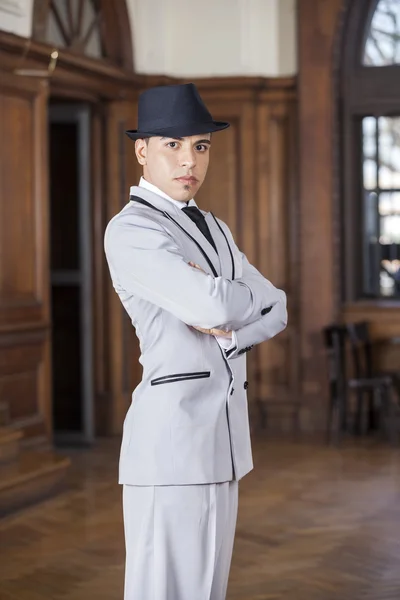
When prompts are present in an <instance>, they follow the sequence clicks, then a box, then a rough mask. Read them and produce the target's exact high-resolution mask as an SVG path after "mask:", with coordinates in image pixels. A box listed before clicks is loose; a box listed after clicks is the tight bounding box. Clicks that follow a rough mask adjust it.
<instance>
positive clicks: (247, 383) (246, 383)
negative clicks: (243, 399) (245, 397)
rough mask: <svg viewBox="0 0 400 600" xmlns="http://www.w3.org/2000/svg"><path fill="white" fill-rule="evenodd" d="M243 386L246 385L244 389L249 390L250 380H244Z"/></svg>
mask: <svg viewBox="0 0 400 600" xmlns="http://www.w3.org/2000/svg"><path fill="white" fill-rule="evenodd" d="M243 387H244V389H245V390H247V388H248V387H249V382H248V381H245V382H244V386H243Z"/></svg>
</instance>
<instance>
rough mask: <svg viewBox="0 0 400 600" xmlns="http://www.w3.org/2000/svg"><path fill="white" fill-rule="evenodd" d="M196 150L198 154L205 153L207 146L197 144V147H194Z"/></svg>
mask: <svg viewBox="0 0 400 600" xmlns="http://www.w3.org/2000/svg"><path fill="white" fill-rule="evenodd" d="M196 150H197V151H198V152H205V151H206V150H207V146H206V145H205V144H199V145H198V146H196Z"/></svg>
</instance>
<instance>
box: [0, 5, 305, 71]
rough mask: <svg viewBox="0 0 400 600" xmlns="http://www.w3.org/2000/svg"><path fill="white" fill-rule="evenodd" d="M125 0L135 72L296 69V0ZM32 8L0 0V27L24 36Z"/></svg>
mask: <svg viewBox="0 0 400 600" xmlns="http://www.w3.org/2000/svg"><path fill="white" fill-rule="evenodd" d="M110 1H111V0H110ZM126 1H127V5H128V11H129V15H130V20H131V30H132V36H133V46H134V59H135V69H136V71H137V72H138V73H148V74H161V75H171V76H176V77H213V76H224V75H261V76H266V77H280V76H285V75H293V74H295V73H296V70H297V67H296V27H295V22H296V15H295V11H296V0H126ZM32 9H33V0H0V29H2V30H4V31H8V32H11V33H15V34H17V35H20V36H23V37H29V36H30V34H31V29H32Z"/></svg>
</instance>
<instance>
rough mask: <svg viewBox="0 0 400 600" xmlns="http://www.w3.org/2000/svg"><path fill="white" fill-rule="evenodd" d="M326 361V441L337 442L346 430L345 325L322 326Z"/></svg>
mask: <svg viewBox="0 0 400 600" xmlns="http://www.w3.org/2000/svg"><path fill="white" fill-rule="evenodd" d="M322 334H323V339H324V345H325V349H326V355H327V362H328V384H329V406H328V422H327V438H328V441H329V442H330V441H335V442H336V443H337V442H339V440H340V438H341V435H342V433H343V432H345V431H346V430H347V393H346V384H345V381H346V360H345V339H346V334H347V331H346V327H345V326H344V325H340V324H332V325H328V326H327V327H324V328H323V331H322Z"/></svg>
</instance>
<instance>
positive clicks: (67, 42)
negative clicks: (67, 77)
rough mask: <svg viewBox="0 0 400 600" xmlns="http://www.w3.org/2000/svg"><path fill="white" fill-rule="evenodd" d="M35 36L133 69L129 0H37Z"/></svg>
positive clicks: (59, 46)
mask: <svg viewBox="0 0 400 600" xmlns="http://www.w3.org/2000/svg"><path fill="white" fill-rule="evenodd" d="M32 29H33V34H32V35H33V38H34V39H36V40H38V41H41V42H45V43H48V44H51V46H53V47H54V46H55V47H57V48H61V49H67V50H70V51H71V52H74V53H77V54H81V55H85V56H89V57H91V58H97V59H101V60H108V61H110V62H112V63H114V64H116V65H118V66H121V67H124V68H127V69H133V56H132V43H131V32H130V24H129V18H128V11H127V8H126V4H125V0H112V1H110V0H35V1H34V9H33V28H32Z"/></svg>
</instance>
